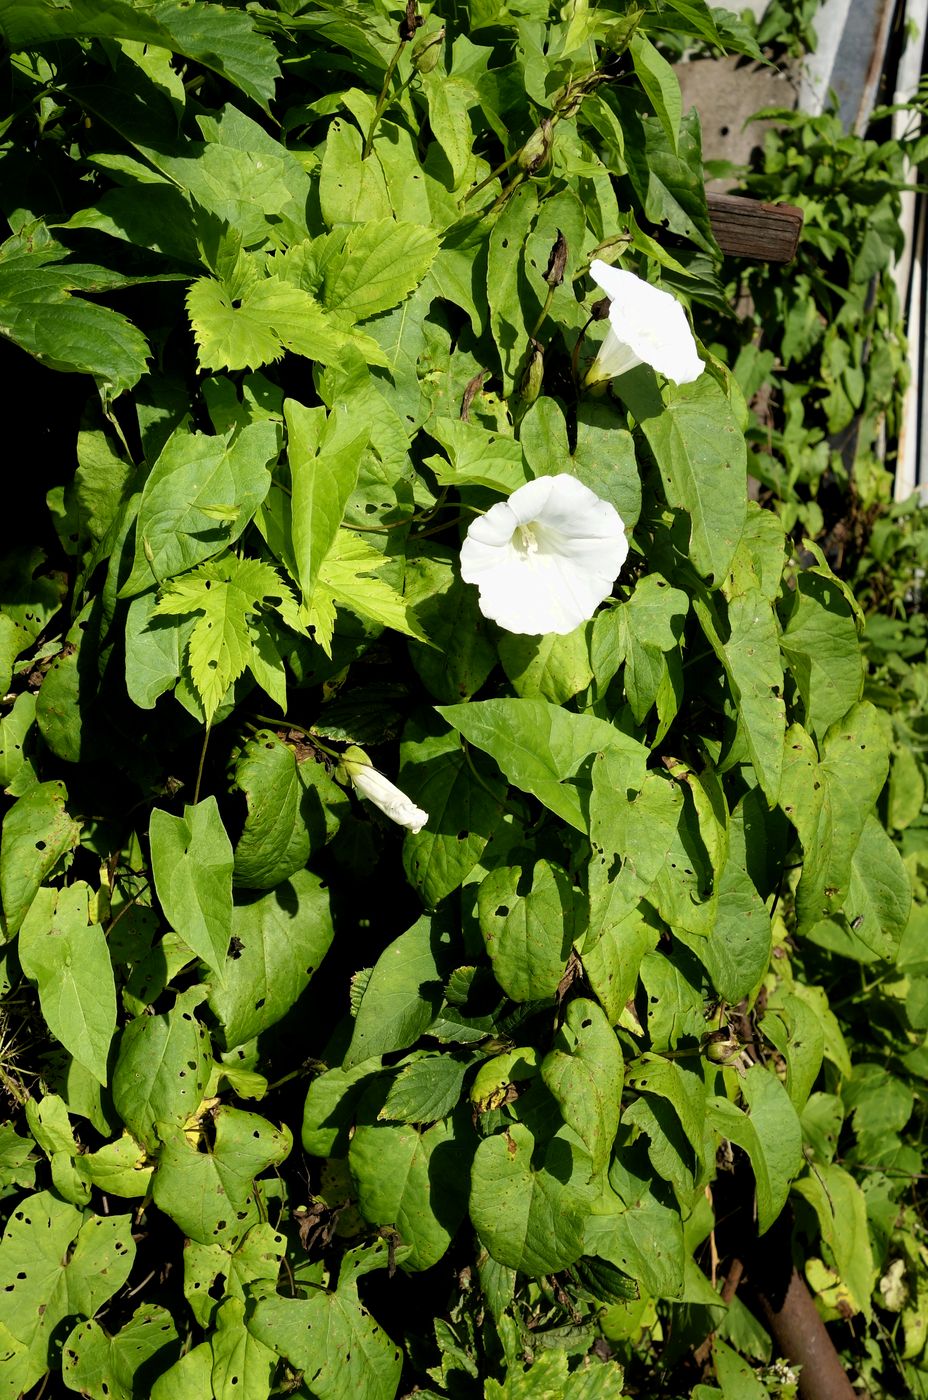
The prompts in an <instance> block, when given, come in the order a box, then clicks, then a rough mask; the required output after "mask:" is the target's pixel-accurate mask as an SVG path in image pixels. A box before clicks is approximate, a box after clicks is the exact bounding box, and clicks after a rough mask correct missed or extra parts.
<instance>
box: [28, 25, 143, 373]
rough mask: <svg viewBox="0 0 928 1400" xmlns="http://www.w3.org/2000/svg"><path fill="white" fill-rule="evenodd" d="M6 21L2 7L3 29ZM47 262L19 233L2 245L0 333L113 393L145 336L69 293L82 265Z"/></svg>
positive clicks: (139, 366)
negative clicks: (27, 248)
mask: <svg viewBox="0 0 928 1400" xmlns="http://www.w3.org/2000/svg"><path fill="white" fill-rule="evenodd" d="M21 8H23V9H25V8H27V7H26V6H22V7H21ZM49 8H51V7H49ZM8 22H9V21H8V14H7V13H5V14H4V28H5V29H6V30H7V35H8V32H9V31H8V28H7V26H8ZM7 41H9V40H7ZM63 255H64V249H62V250H61V252H60V253H58V254H57V255H56V256H57V257H59V258H60V257H62V256H63ZM48 262H49V258H48V256H47V253H34V254H33V253H31V252H28V251H24V249H23V246H22V240H21V239H19V238H11V239H8V240H7V242H6V243H5V244H3V245H2V246H0V335H4V336H6V337H7V338H8V339H9V340H12V341H13V342H14V343H15V344H16V345H18V346H19V347H20V348H21V349H23V350H25V351H26V352H27V354H29V355H32V356H33V357H34V358H35V359H37V360H38V361H39V362H40V364H43V365H47V366H48V367H49V368H50V369H57V370H65V371H70V372H71V373H76V374H92V375H93V376H94V378H95V379H96V380H97V382H98V383H99V384H100V386H101V388H102V389H103V390H104V391H105V394H106V396H107V397H108V398H117V397H118V396H119V395H120V394H121V393H122V392H123V390H125V389H131V388H133V386H134V385H135V384H137V383H138V381H139V380H140V379H141V377H142V375H143V374H144V373H145V367H146V364H147V362H148V359H149V354H150V352H149V349H148V342H147V341H146V339H145V337H144V336H143V335H142V333H141V331H139V330H137V329H136V327H135V326H134V325H133V324H132V322H131V321H128V320H126V318H125V316H121V315H120V314H119V312H118V311H111V310H110V309H109V307H106V306H95V305H93V304H92V303H91V302H89V301H85V300H84V299H83V297H78V296H73V295H72V293H73V292H74V291H76V290H83V288H84V286H85V283H86V280H87V279H86V278H85V277H83V276H82V275H81V274H82V273H84V272H86V269H84V268H81V267H78V266H76V265H75V266H73V268H72V267H69V265H68V264H67V263H65V264H62V265H58V266H51V267H50V266H48ZM99 271H101V272H102V269H99Z"/></svg>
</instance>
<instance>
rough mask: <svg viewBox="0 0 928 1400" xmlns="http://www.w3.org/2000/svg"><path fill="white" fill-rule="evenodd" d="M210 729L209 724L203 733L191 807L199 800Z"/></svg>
mask: <svg viewBox="0 0 928 1400" xmlns="http://www.w3.org/2000/svg"><path fill="white" fill-rule="evenodd" d="M211 728H212V725H211V724H208V725H207V726H206V729H205V730H204V731H203V747H202V748H201V749H200V764H199V767H198V768H197V782H196V787H195V788H194V789H193V805H194V807H195V806H196V805H197V803H198V802H199V800H200V784H201V783H202V781H203V765H204V763H205V762H206V746H207V744H208V743H209V736H210V730H211Z"/></svg>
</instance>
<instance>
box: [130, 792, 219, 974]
mask: <svg viewBox="0 0 928 1400" xmlns="http://www.w3.org/2000/svg"><path fill="white" fill-rule="evenodd" d="M149 840H150V842H151V861H152V872H153V875H154V880H155V889H156V890H157V892H158V899H159V901H160V903H161V907H162V909H163V910H164V913H165V917H166V918H167V920H168V922H169V923H170V924H171V926H172V928H174V929H175V931H176V932H177V933H179V934H180V936H181V938H182V939H183V940H184V942H185V943H186V944H188V946H189V947H190V948H192V949H193V951H194V952H195V953H196V954H197V956H198V957H201V958H202V959H203V961H204V962H205V963H207V964H208V965H209V966H210V967H211V968H212V969H213V971H214V972H216V973H219V972H220V969H221V968H222V967H223V965H224V963H225V958H226V953H227V951H228V947H229V939H230V937H231V936H232V865H233V861H232V846H231V843H230V841H229V837H228V835H227V834H226V829H225V827H224V826H223V824H222V817H221V816H220V815H219V807H218V805H217V803H216V799H215V797H207V798H206V799H205V801H203V802H199V803H197V805H196V806H195V807H185V808H184V815H183V816H182V817H172V816H171V815H170V813H169V812H164V811H162V810H161V809H160V808H157V807H156V808H155V810H154V811H153V812H152V814H151V823H150V826H149Z"/></svg>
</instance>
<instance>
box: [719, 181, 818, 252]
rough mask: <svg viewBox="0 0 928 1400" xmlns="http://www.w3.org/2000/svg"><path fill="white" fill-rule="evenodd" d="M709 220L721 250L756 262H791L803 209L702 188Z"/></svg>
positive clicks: (797, 240)
mask: <svg viewBox="0 0 928 1400" xmlns="http://www.w3.org/2000/svg"><path fill="white" fill-rule="evenodd" d="M706 199H707V201H708V204H709V222H710V223H711V224H712V232H713V233H714V234H715V237H716V241H717V243H718V245H719V247H720V248H721V250H722V252H723V253H727V254H728V255H729V256H730V257H734V258H753V259H754V260H755V261H756V262H783V263H785V262H791V261H792V259H793V258H794V257H795V256H796V248H797V246H798V244H799V232H800V230H801V228H802V219H803V212H802V210H801V209H797V208H796V206H795V205H794V204H762V203H761V202H760V200H757V199H746V198H745V197H744V196H743V195H740V194H714V193H713V192H712V191H711V190H707V191H706Z"/></svg>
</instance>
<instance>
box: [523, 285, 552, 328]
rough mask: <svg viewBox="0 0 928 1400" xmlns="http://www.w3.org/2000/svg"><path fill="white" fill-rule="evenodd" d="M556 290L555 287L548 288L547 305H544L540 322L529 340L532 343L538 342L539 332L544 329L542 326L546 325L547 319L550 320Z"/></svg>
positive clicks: (539, 318) (538, 321)
mask: <svg viewBox="0 0 928 1400" xmlns="http://www.w3.org/2000/svg"><path fill="white" fill-rule="evenodd" d="M555 290H556V289H555V288H554V287H549V288H548V295H547V296H546V297H545V304H544V306H543V307H542V308H541V315H540V316H539V317H538V320H537V321H536V322H535V326H534V329H533V331H532V333H531V335H530V336H529V340H530V341H532V340H537V339H538V332H539V331H540V330H541V328H542V326H543V325H544V323H545V321H547V319H548V312H549V311H550V310H551V303H552V301H553V300H554V293H555Z"/></svg>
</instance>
